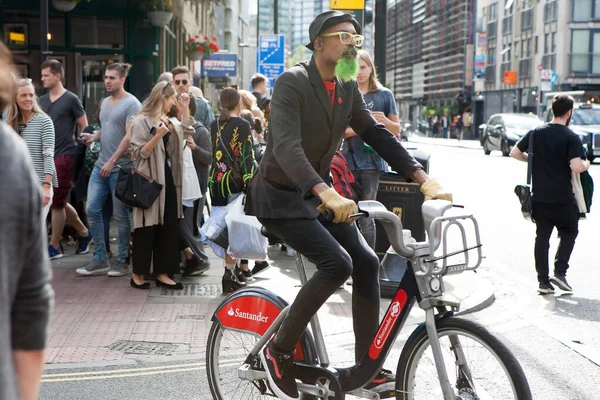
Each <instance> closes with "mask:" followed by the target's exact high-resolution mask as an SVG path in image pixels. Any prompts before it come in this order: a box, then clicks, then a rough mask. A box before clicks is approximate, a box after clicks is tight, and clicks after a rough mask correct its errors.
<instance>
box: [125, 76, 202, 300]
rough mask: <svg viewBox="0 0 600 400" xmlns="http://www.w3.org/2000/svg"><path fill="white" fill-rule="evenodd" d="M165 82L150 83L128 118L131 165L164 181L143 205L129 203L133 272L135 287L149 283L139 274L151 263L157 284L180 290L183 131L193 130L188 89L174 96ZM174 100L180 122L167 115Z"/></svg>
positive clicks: (181, 287)
mask: <svg viewBox="0 0 600 400" xmlns="http://www.w3.org/2000/svg"><path fill="white" fill-rule="evenodd" d="M175 95H176V91H175V88H173V86H172V85H171V84H170V83H168V82H159V83H157V84H156V86H154V88H153V89H152V92H151V93H150V97H149V98H148V100H147V101H146V103H145V104H144V107H143V108H142V111H141V112H140V115H138V116H137V117H135V119H134V120H133V121H132V122H131V148H132V154H133V156H134V158H135V159H136V169H137V170H138V171H139V172H141V173H143V174H144V175H147V176H150V177H151V178H152V179H154V180H155V181H157V182H158V183H160V184H162V185H164V187H163V190H162V191H161V193H160V195H159V196H158V197H157V199H156V200H155V202H154V204H152V206H151V207H150V208H148V209H145V210H144V209H141V208H134V209H133V228H134V232H133V257H132V260H133V275H132V278H131V281H130V284H131V286H132V287H134V288H136V289H149V288H150V283H149V282H145V281H144V275H147V274H149V273H150V263H151V262H152V265H153V266H154V273H155V274H156V286H162V287H166V288H169V289H175V290H181V289H183V285H182V284H181V282H174V281H173V279H172V278H171V276H173V275H175V274H176V273H179V251H180V250H181V249H180V241H179V238H180V236H179V219H180V218H181V217H182V215H183V209H182V198H181V197H182V194H181V193H182V192H181V187H182V182H183V140H184V139H183V137H184V131H185V132H186V133H191V132H193V131H194V129H193V128H192V126H193V119H192V118H191V117H190V110H189V102H190V97H189V95H188V94H187V93H184V94H182V95H180V96H179V99H177V98H176V96H175ZM176 106H179V108H180V109H181V113H182V122H181V123H180V122H179V121H178V120H177V119H175V118H171V119H168V117H167V114H169V112H170V111H171V108H172V107H176Z"/></svg>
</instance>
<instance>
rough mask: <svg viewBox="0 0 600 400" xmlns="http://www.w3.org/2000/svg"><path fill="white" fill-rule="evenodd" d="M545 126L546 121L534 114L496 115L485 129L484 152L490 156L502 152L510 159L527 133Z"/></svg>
mask: <svg viewBox="0 0 600 400" xmlns="http://www.w3.org/2000/svg"><path fill="white" fill-rule="evenodd" d="M543 124H544V121H542V120H541V119H540V118H538V117H537V116H535V115H533V114H494V115H492V116H491V117H490V119H489V120H488V122H487V124H485V127H484V128H483V136H482V139H481V145H482V146H483V152H484V153H485V154H486V155H489V154H490V153H491V152H492V151H494V150H500V151H501V152H502V155H503V156H505V157H508V155H509V154H510V151H511V150H512V148H513V147H514V146H515V145H516V144H517V142H518V141H519V140H521V138H522V137H523V136H524V135H525V134H526V133H527V132H529V131H530V130H532V129H533V128H535V127H538V126H540V125H543Z"/></svg>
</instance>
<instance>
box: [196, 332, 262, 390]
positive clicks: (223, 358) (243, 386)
mask: <svg viewBox="0 0 600 400" xmlns="http://www.w3.org/2000/svg"><path fill="white" fill-rule="evenodd" d="M258 339H260V337H259V336H258V335H256V334H251V333H248V332H240V331H234V330H230V329H223V328H222V327H221V324H219V323H218V322H216V321H215V322H213V324H212V327H211V328H210V332H209V334H208V341H207V344H206V373H207V375H208V386H209V387H210V392H211V393H212V396H213V399H215V400H244V399H273V397H271V396H269V395H267V394H264V393H269V392H270V390H267V383H266V379H265V380H260V381H255V382H251V381H247V380H242V379H240V378H239V377H238V369H239V367H240V366H242V364H244V362H245V360H246V358H247V357H248V354H249V353H250V350H252V348H253V347H254V345H255V344H256V342H257V341H258Z"/></svg>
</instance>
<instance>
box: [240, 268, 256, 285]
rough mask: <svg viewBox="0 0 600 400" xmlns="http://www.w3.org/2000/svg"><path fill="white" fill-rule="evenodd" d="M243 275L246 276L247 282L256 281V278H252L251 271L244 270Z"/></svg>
mask: <svg viewBox="0 0 600 400" xmlns="http://www.w3.org/2000/svg"><path fill="white" fill-rule="evenodd" d="M242 275H244V279H246V282H252V281H253V280H254V277H253V276H252V271H250V270H248V271H244V270H242Z"/></svg>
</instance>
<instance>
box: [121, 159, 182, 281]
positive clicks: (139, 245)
mask: <svg viewBox="0 0 600 400" xmlns="http://www.w3.org/2000/svg"><path fill="white" fill-rule="evenodd" d="M165 180H166V182H165V187H164V190H165V213H164V218H163V224H162V225H153V226H146V227H143V228H137V229H135V230H134V231H133V255H132V259H133V273H134V274H138V275H147V274H150V265H153V267H154V273H155V274H157V275H159V274H177V273H179V251H180V245H185V244H184V243H182V242H181V240H180V239H181V235H180V230H179V219H178V218H177V190H176V189H175V182H174V181H173V175H172V173H171V169H170V168H169V167H168V166H167V165H165ZM156 201H159V200H158V199H157V200H156ZM186 247H187V246H186Z"/></svg>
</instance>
